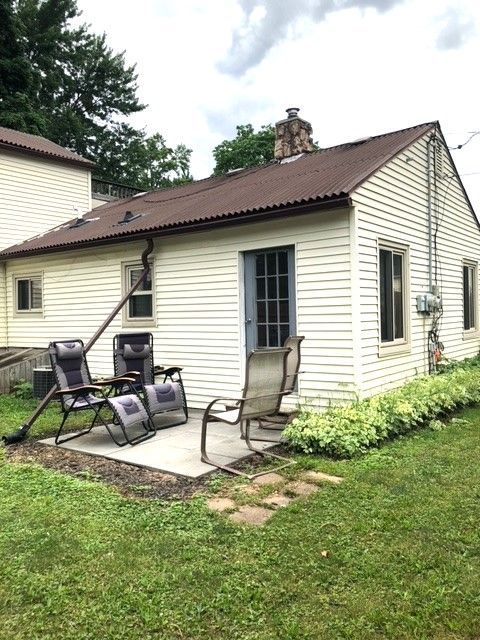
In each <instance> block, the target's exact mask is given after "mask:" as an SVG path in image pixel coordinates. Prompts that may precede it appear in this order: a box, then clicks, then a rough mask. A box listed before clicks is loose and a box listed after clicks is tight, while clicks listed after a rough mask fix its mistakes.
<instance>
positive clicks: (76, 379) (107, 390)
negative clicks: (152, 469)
mask: <svg viewBox="0 0 480 640" xmlns="http://www.w3.org/2000/svg"><path fill="white" fill-rule="evenodd" d="M48 352H49V356H50V362H51V365H52V371H53V374H54V377H55V380H56V383H57V387H58V390H57V394H58V395H59V396H60V400H61V406H62V412H63V418H62V423H61V425H60V428H59V430H58V432H57V435H56V437H55V443H56V444H62V443H63V442H67V441H68V440H72V439H73V438H78V437H80V436H83V435H86V434H87V433H89V432H90V431H91V430H92V429H93V427H94V426H95V424H97V423H98V424H102V425H103V426H105V427H106V429H107V431H108V433H109V434H110V436H111V438H112V439H113V441H114V442H115V444H117V445H118V446H124V445H126V444H131V445H133V444H138V443H139V442H143V441H144V440H147V439H148V438H151V437H152V436H153V435H155V426H154V424H153V422H152V420H151V416H150V415H149V413H148V408H146V407H145V406H144V404H143V402H142V400H141V398H140V397H139V396H138V394H137V393H136V392H135V390H134V388H133V386H132V384H131V380H130V379H129V378H128V377H119V378H112V379H110V380H101V381H95V382H94V381H93V380H92V376H91V375H90V371H89V368H88V364H87V359H86V356H85V348H84V345H83V342H82V341H81V340H70V341H58V342H51V343H50V345H49V347H48ZM119 390H122V391H124V392H125V391H128V393H123V394H122V395H118V393H119ZM111 393H116V394H117V397H114V398H113V397H109V394H111ZM102 409H108V410H109V411H110V413H111V414H112V416H113V419H114V424H110V423H109V422H107V421H106V420H105V417H104V416H103V415H102ZM85 410H90V411H92V413H93V418H92V422H91V424H90V426H89V427H88V428H86V429H83V430H81V431H80V432H76V433H74V434H72V435H70V436H67V437H63V438H62V439H60V436H61V433H62V431H63V429H64V427H65V424H66V421H67V419H68V417H69V415H71V413H74V412H77V411H85ZM119 431H120V434H119V433H118V432H119ZM134 431H136V435H133V432H134ZM138 432H140V433H138Z"/></svg>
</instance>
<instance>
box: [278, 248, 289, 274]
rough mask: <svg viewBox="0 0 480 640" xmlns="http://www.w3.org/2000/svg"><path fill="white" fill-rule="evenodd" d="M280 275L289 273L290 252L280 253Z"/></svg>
mask: <svg viewBox="0 0 480 640" xmlns="http://www.w3.org/2000/svg"><path fill="white" fill-rule="evenodd" d="M278 273H279V274H281V273H288V252H287V251H279V252H278Z"/></svg>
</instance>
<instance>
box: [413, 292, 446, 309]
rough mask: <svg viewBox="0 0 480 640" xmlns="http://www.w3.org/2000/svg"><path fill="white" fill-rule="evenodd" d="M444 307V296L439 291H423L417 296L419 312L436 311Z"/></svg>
mask: <svg viewBox="0 0 480 640" xmlns="http://www.w3.org/2000/svg"><path fill="white" fill-rule="evenodd" d="M441 309H442V297H441V296H440V295H439V294H437V293H421V294H420V295H418V296H417V311H418V313H434V312H435V311H440V310H441Z"/></svg>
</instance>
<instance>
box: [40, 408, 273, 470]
mask: <svg viewBox="0 0 480 640" xmlns="http://www.w3.org/2000/svg"><path fill="white" fill-rule="evenodd" d="M200 416H201V413H200V412H193V415H192V417H190V418H189V420H188V422H187V423H185V424H183V425H179V426H177V427H170V428H166V429H161V430H160V431H158V432H157V433H156V435H155V436H154V437H153V438H150V439H149V440H147V441H146V442H142V443H140V444H137V445H135V446H133V447H132V446H130V445H126V446H124V447H117V446H116V445H115V443H114V442H113V441H112V439H111V438H110V436H109V434H108V432H107V430H106V429H105V427H103V426H102V427H95V428H94V429H92V431H91V432H90V433H89V434H87V435H85V436H81V437H80V438H77V439H74V440H70V441H68V442H65V443H64V444H61V445H59V447H61V448H64V449H69V450H71V451H79V452H81V453H87V454H90V455H97V456H103V457H105V458H108V459H110V460H118V461H119V462H125V463H127V464H132V465H135V466H138V467H145V468H148V469H153V470H157V471H164V472H165V473H172V474H175V475H180V476H186V477H189V478H199V477H201V476H204V475H207V474H209V473H212V472H213V471H216V468H215V467H212V466H211V465H209V464H205V463H204V462H201V460H200V432H201V426H202V423H201V418H200ZM162 418H164V417H163V416H160V419H162ZM155 421H156V422H157V424H158V423H159V422H160V426H161V421H159V420H158V417H156V419H155ZM113 429H114V432H115V434H117V433H118V435H119V438H120V434H121V431H120V429H119V428H118V427H114V428H113ZM139 433H140V432H139ZM254 434H255V430H253V429H252V435H254ZM130 435H132V436H133V435H136V434H133V433H130ZM41 442H42V443H43V444H45V445H53V446H56V445H55V440H54V438H47V439H45V440H41ZM255 446H258V448H259V449H266V448H268V447H271V446H273V444H272V443H266V442H256V443H255ZM207 450H208V452H209V454H210V455H211V456H212V458H214V459H216V460H218V462H220V463H221V464H226V465H229V464H232V463H233V462H237V461H238V460H242V459H244V458H248V457H249V456H251V455H252V452H251V451H250V450H249V449H248V447H247V446H246V444H245V442H244V441H243V440H241V439H240V429H239V427H238V426H233V427H230V426H229V425H221V424H216V423H212V424H211V425H209V429H208V438H207Z"/></svg>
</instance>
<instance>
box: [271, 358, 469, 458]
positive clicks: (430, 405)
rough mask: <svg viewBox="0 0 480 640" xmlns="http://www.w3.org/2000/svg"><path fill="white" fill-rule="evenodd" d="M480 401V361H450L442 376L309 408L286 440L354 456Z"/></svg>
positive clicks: (305, 447) (301, 446) (307, 450)
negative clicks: (341, 403) (322, 407)
mask: <svg viewBox="0 0 480 640" xmlns="http://www.w3.org/2000/svg"><path fill="white" fill-rule="evenodd" d="M478 402H480V367H479V359H478V358H473V359H470V360H468V361H465V362H464V363H456V364H455V365H449V367H448V369H446V370H445V371H443V372H442V373H441V374H439V375H434V376H424V377H421V378H415V379H414V380H412V381H411V382H408V383H407V384H405V385H404V386H402V387H400V388H399V389H395V390H393V391H388V392H386V393H382V394H379V395H377V396H373V397H371V398H367V399H365V400H359V401H357V402H354V403H352V404H350V405H347V406H332V407H330V408H329V409H327V410H326V411H324V412H319V411H315V410H313V409H304V410H302V411H301V413H300V415H299V416H298V417H297V418H295V420H293V421H292V423H291V424H289V425H288V426H287V427H286V429H285V431H284V432H283V433H284V436H285V438H286V439H287V440H288V442H289V443H290V444H291V445H292V446H293V447H294V448H295V449H299V450H301V451H303V452H305V453H322V454H327V455H330V456H333V457H339V458H350V457H352V456H354V455H356V454H358V453H362V452H363V451H365V450H366V449H367V448H368V447H372V446H376V445H378V444H379V443H380V442H381V441H382V440H386V439H388V438H394V437H395V436H398V435H400V434H403V433H406V432H408V431H410V430H411V429H414V428H416V427H419V426H422V425H426V424H428V423H429V422H430V421H431V420H434V419H437V418H439V417H441V416H442V415H446V414H448V413H451V412H452V411H453V410H455V409H459V408H461V407H465V406H468V405H471V404H476V403H478Z"/></svg>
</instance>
